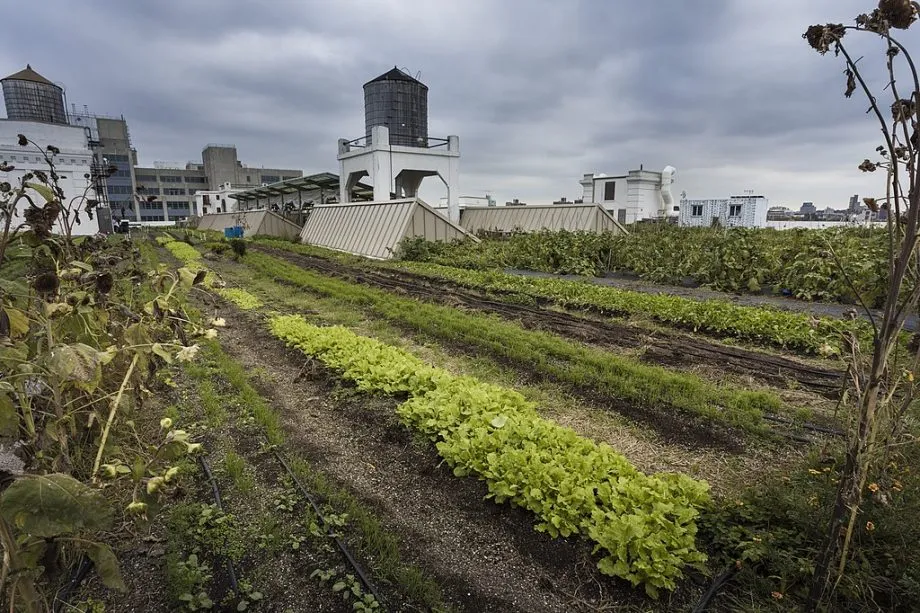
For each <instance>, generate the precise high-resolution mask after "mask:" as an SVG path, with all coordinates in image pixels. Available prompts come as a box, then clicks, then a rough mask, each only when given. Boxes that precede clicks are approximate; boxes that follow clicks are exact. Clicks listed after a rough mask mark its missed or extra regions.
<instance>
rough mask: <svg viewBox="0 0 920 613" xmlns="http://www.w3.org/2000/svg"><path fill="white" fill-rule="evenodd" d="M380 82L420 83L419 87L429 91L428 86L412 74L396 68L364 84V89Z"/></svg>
mask: <svg viewBox="0 0 920 613" xmlns="http://www.w3.org/2000/svg"><path fill="white" fill-rule="evenodd" d="M378 81H408V82H410V83H418V84H419V85H421V86H422V87H424V88H425V89H428V86H427V85H425V84H424V83H422V82H421V81H419V80H418V79H416V78H415V77H413V76H412V75H410V74H408V73H406V72H403V71H402V70H400V69H399V68H397V67H396V66H393V69H392V70H388V71H387V72H385V73H383V74H382V75H380V76H379V77H377V78H376V79H371V80H370V81H368V82H367V83H365V84H364V87H367V86H368V85H370V84H371V83H376V82H378Z"/></svg>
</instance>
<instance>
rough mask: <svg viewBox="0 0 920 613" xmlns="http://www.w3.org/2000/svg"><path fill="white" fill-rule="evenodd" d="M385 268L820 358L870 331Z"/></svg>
mask: <svg viewBox="0 0 920 613" xmlns="http://www.w3.org/2000/svg"><path fill="white" fill-rule="evenodd" d="M387 266H392V267H395V268H397V269H399V270H405V271H408V272H412V273H416V274H421V275H425V276H428V277H432V278H437V279H446V280H449V281H451V282H453V283H457V284H459V285H463V286H464V287H469V288H473V289H479V290H486V291H492V292H503V293H504V292H512V293H518V294H525V295H528V296H534V297H539V298H545V299H549V300H552V301H553V302H555V303H557V304H559V305H561V306H565V307H572V308H578V309H585V308H588V309H599V310H602V311H604V312H609V313H615V314H620V315H639V316H645V317H650V318H652V319H655V320H657V321H660V322H662V323H665V324H669V325H672V326H676V327H681V328H688V329H690V330H693V331H694V332H696V331H705V332H709V333H712V334H716V335H719V336H723V337H732V338H738V339H743V340H746V341H753V342H758V343H768V344H771V345H776V346H778V347H786V348H792V349H798V350H800V351H804V352H807V353H812V354H820V355H825V356H827V355H836V354H839V353H840V351H841V350H842V346H843V339H844V336H845V335H846V334H848V333H855V334H856V335H857V336H858V337H860V338H863V339H867V342H869V341H868V339H870V338H871V326H870V325H869V324H868V322H864V321H862V320H854V321H851V320H842V319H831V318H829V317H814V316H812V315H811V314H808V313H797V312H792V311H783V310H780V309H772V308H767V307H752V306H740V305H736V304H732V303H731V302H727V301H724V300H691V299H689V298H683V297H681V296H669V295H665V294H648V293H645V292H635V291H630V290H623V289H619V288H616V287H609V286H604V285H596V284H594V283H588V282H584V281H570V280H566V279H546V278H539V277H523V276H520V275H515V274H508V273H504V272H500V271H495V270H489V271H479V270H464V269H461V268H454V267H450V266H442V265H439V264H423V263H416V262H399V263H397V264H387Z"/></svg>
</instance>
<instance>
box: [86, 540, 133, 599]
mask: <svg viewBox="0 0 920 613" xmlns="http://www.w3.org/2000/svg"><path fill="white" fill-rule="evenodd" d="M86 555H88V556H89V559H90V560H92V561H93V565H94V566H95V567H96V574H98V575H99V577H100V578H101V579H102V582H103V583H104V584H105V586H106V587H107V588H109V589H112V590H116V591H119V592H126V591H128V588H127V586H126V585H125V582H124V580H123V579H122V578H121V571H120V570H119V568H118V558H116V557H115V553H114V552H113V551H112V548H111V547H109V546H108V545H106V544H105V543H92V544H91V545H88V546H87V547H86Z"/></svg>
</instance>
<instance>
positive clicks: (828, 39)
mask: <svg viewBox="0 0 920 613" xmlns="http://www.w3.org/2000/svg"><path fill="white" fill-rule="evenodd" d="M846 32H847V31H846V30H845V29H844V27H843V24H842V23H828V24H825V25H823V26H821V25H815V26H809V27H808V29H807V30H805V34H802V38H804V39H805V40H807V41H808V44H809V45H810V46H811V48H812V49H814V50H815V51H817V52H818V53H820V54H821V55H824V54H825V53H827V52H828V51H830V48H831V45H834V44H836V43H837V42H838V41H840V39H841V38H843V36H844V34H846Z"/></svg>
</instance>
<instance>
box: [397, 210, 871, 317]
mask: <svg viewBox="0 0 920 613" xmlns="http://www.w3.org/2000/svg"><path fill="white" fill-rule="evenodd" d="M399 255H400V256H401V257H402V258H403V259H406V260H415V261H427V262H433V263H438V264H445V265H448V266H457V267H460V268H471V269H478V270H486V269H494V268H502V267H512V268H524V269H529V270H539V271H543V272H551V273H560V274H579V275H601V274H603V273H605V272H607V271H620V272H629V273H632V274H635V275H638V276H639V277H641V278H643V279H648V280H650V281H656V282H661V283H681V282H682V281H684V280H685V279H687V278H690V279H692V280H694V281H695V282H697V283H700V284H702V285H707V286H710V287H713V288H715V289H719V290H723V291H730V292H760V291H768V292H776V293H779V292H784V293H788V294H791V295H793V296H796V297H798V298H802V299H805V300H830V301H834V300H839V301H843V302H848V303H854V302H856V301H857V297H861V298H862V299H863V300H864V301H865V302H866V303H867V304H870V305H874V306H878V305H879V304H880V302H881V300H882V299H883V297H884V293H885V288H886V287H887V278H888V270H887V261H888V259H887V258H888V239H887V233H886V232H885V231H883V230H870V229H866V228H831V229H826V230H805V229H796V230H773V229H769V228H730V229H726V228H679V227H675V226H669V225H659V224H655V225H651V226H648V227H643V226H641V225H634V226H632V227H631V228H630V233H629V234H594V233H587V232H566V231H561V232H548V231H544V232H534V233H530V234H519V235H514V236H512V237H511V238H509V239H507V240H489V239H486V240H483V241H482V242H481V243H471V242H469V241H466V242H457V243H443V242H432V243H425V241H420V240H419V239H409V240H407V241H405V242H404V243H403V244H402V245H401V246H400V250H399Z"/></svg>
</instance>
